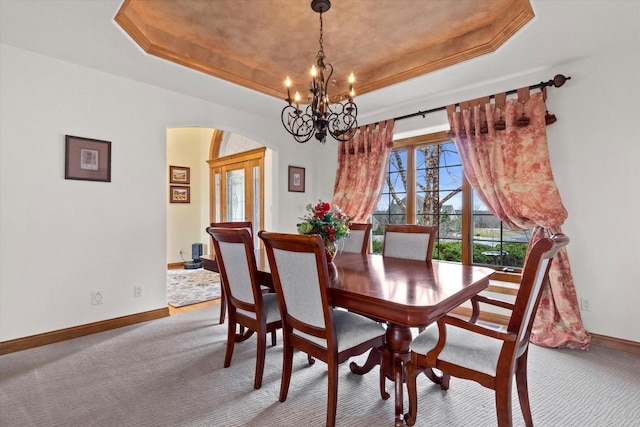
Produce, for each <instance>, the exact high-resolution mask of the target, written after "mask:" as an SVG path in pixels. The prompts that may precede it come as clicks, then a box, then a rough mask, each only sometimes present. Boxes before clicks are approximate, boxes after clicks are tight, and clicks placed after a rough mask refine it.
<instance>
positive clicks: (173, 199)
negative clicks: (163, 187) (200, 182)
mask: <svg viewBox="0 0 640 427" xmlns="http://www.w3.org/2000/svg"><path fill="white" fill-rule="evenodd" d="M169 202H170V203H191V187H185V186H181V185H171V186H169Z"/></svg>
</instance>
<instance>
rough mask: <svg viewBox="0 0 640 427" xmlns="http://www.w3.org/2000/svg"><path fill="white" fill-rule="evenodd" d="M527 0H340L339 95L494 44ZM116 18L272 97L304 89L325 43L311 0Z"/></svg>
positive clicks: (334, 31) (140, 3)
mask: <svg viewBox="0 0 640 427" xmlns="http://www.w3.org/2000/svg"><path fill="white" fill-rule="evenodd" d="M533 16H534V14H533V9H532V8H531V5H530V3H529V1H528V0H420V1H416V0H376V1H372V0H349V1H334V2H333V5H332V7H331V9H330V10H329V11H328V12H326V13H325V14H323V20H324V51H325V54H326V57H327V62H329V63H331V64H332V65H333V66H334V70H335V71H334V75H333V77H332V79H335V81H336V82H335V88H334V90H333V92H335V94H337V95H339V94H344V93H346V92H347V82H346V78H347V76H348V75H349V73H350V72H353V73H354V74H355V75H356V93H357V94H363V93H366V92H370V91H374V90H377V89H380V88H383V87H386V86H389V85H391V84H395V83H398V82H401V81H404V80H407V79H410V78H413V77H417V76H420V75H423V74H426V73H429V72H431V71H434V70H437V69H441V68H444V67H446V66H449V65H453V64H456V63H458V62H461V61H465V60H467V59H471V58H474V57H477V56H479V55H483V54H486V53H489V52H492V51H494V50H496V49H497V48H498V47H500V46H501V45H502V44H503V43H505V42H506V41H507V40H508V39H509V38H510V37H511V36H512V35H513V34H515V32H517V31H518V30H519V29H520V28H522V26H524V25H525V24H526V23H527V22H528V21H530V20H531V19H532V18H533ZM115 20H116V22H117V23H118V24H119V25H120V26H121V27H122V28H123V29H124V30H125V31H126V32H127V33H128V34H129V35H130V36H131V37H132V39H133V40H134V41H135V42H136V43H138V44H139V45H140V46H141V47H142V48H143V49H144V50H145V51H146V52H147V53H149V54H152V55H156V56H159V57H161V58H164V59H167V60H169V61H173V62H176V63H178V64H181V65H184V66H187V67H190V68H193V69H195V70H198V71H201V72H204V73H208V74H210V75H213V76H215V77H218V78H221V79H224V80H227V81H229V82H232V83H235V84H239V85H242V86H245V87H247V88H249V89H253V90H256V91H259V92H262V93H265V94H267V95H271V96H275V97H278V98H285V94H286V90H285V88H284V79H285V77H286V76H290V77H291V80H292V81H293V84H294V88H295V90H299V91H300V92H301V93H306V90H307V87H308V84H309V81H310V77H309V69H310V67H311V65H312V64H314V63H315V58H316V54H317V52H318V49H319V44H318V38H319V27H320V23H319V15H318V14H317V13H315V12H314V11H313V10H311V7H310V0H308V1H299V0H269V1H266V0H261V1H255V0H215V1H204V0H126V1H125V2H124V4H123V5H122V7H121V8H120V10H119V11H118V13H117V15H116V17H115Z"/></svg>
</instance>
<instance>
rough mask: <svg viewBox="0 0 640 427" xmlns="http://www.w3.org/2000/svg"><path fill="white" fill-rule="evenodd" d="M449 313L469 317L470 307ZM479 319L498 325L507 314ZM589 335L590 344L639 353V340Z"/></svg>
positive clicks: (484, 315)
mask: <svg viewBox="0 0 640 427" xmlns="http://www.w3.org/2000/svg"><path fill="white" fill-rule="evenodd" d="M451 313H452V314H456V315H459V316H464V317H465V318H469V317H470V316H471V309H470V308H468V307H456V308H455V309H454V310H452V311H451ZM480 320H482V321H485V322H490V323H495V324H498V325H507V324H508V323H509V317H508V316H504V315H501V314H496V313H488V312H482V311H481V312H480ZM589 335H591V344H593V345H598V346H600V347H606V348H610V349H613V350H620V351H624V352H626V353H632V354H640V342H636V341H629V340H623V339H621V338H613V337H608V336H606V335H598V334H594V333H591V332H589Z"/></svg>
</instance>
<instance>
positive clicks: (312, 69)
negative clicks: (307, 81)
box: [311, 65, 318, 77]
mask: <svg viewBox="0 0 640 427" xmlns="http://www.w3.org/2000/svg"><path fill="white" fill-rule="evenodd" d="M317 75H318V71H317V70H316V66H315V65H312V66H311V77H315V76H317Z"/></svg>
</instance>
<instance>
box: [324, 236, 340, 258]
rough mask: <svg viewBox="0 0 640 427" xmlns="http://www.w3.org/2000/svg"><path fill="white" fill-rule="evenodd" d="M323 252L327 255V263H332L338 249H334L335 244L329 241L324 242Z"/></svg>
mask: <svg viewBox="0 0 640 427" xmlns="http://www.w3.org/2000/svg"><path fill="white" fill-rule="evenodd" d="M324 251H325V253H326V254H327V262H333V259H334V258H335V257H336V254H337V252H338V249H337V247H336V242H333V241H331V240H329V239H325V240H324Z"/></svg>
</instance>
